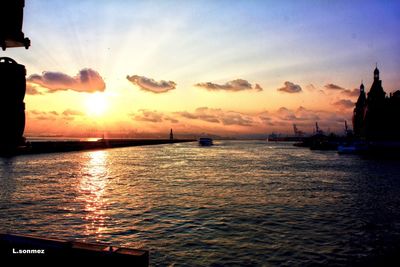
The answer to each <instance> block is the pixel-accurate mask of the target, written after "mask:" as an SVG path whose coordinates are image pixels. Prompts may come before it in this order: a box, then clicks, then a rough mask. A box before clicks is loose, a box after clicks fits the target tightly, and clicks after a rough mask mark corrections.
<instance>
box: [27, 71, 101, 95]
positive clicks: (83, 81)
mask: <svg viewBox="0 0 400 267" xmlns="http://www.w3.org/2000/svg"><path fill="white" fill-rule="evenodd" d="M27 82H28V88H29V90H30V94H35V93H36V92H37V88H36V87H35V86H40V87H42V88H45V89H46V90H47V92H50V93H52V92H56V91H66V90H72V91H76V92H87V93H93V92H97V91H100V92H102V91H104V90H105V88H106V85H105V83H104V80H103V78H102V77H101V76H100V74H99V73H98V72H97V71H95V70H93V69H89V68H86V69H82V70H80V71H79V73H78V74H77V75H76V76H74V77H71V76H69V75H67V74H65V73H62V72H52V71H44V72H43V73H42V75H39V74H33V75H31V76H29V77H28V78H27Z"/></svg>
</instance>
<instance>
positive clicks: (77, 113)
mask: <svg viewBox="0 0 400 267" xmlns="http://www.w3.org/2000/svg"><path fill="white" fill-rule="evenodd" d="M62 114H63V115H64V116H82V115H84V113H83V112H81V111H78V110H73V109H66V110H64V112H63V113H62Z"/></svg>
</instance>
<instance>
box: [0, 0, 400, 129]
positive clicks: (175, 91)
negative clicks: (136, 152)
mask: <svg viewBox="0 0 400 267" xmlns="http://www.w3.org/2000/svg"><path fill="white" fill-rule="evenodd" d="M399 14H400V2H399V1H357V0H356V1H340V0H339V1H322V0H321V1H316V0H309V1H266V0H265V1H261V0H259V1H257V0H246V1H240V0H236V1H223V0H220V1H211V0H210V1H206V0H203V1H202V0H196V1H194V0H189V1H179V0H176V1H168V0H162V1H161V0H160V1H155V0H153V1H144V0H142V1H133V0H129V1H128V0H116V1H106V0H79V1H78V0H73V1H70V0H51V1H50V0H26V1H25V9H24V25H23V32H24V33H25V36H27V37H29V38H30V39H31V42H32V45H31V47H30V48H29V49H28V50H25V49H24V48H10V49H7V50H6V51H1V52H0V56H8V57H12V58H14V59H15V60H16V61H17V62H18V63H20V64H24V65H25V66H26V69H27V76H26V78H27V95H26V97H25V103H26V116H27V124H26V129H25V135H26V136H35V135H53V134H61V135H82V136H101V135H102V134H106V135H107V134H114V135H121V136H140V135H146V134H160V135H163V134H164V135H165V136H168V134H169V129H170V128H173V129H174V132H175V133H177V134H179V133H180V134H189V133H195V134H200V133H210V134H218V135H224V136H233V135H246V134H249V135H250V134H269V133H273V132H274V133H284V134H291V133H292V125H293V124H296V125H297V127H298V128H299V129H300V130H302V131H305V132H312V130H313V126H314V124H315V122H316V121H318V122H319V124H320V126H321V127H322V128H323V129H324V130H325V131H334V132H341V131H343V127H344V120H347V121H348V122H350V121H351V116H352V111H353V107H354V102H355V101H356V100H357V97H358V94H359V91H358V89H357V88H359V86H360V83H361V81H363V83H364V84H365V87H366V90H367V91H368V90H369V88H370V87H371V84H372V80H373V70H374V68H375V64H376V63H377V64H378V68H379V70H380V73H381V79H382V80H383V87H384V90H385V91H386V92H387V93H389V92H394V91H396V90H399V89H400V75H399V73H400V53H398V51H399V48H400V35H399V34H398V33H399V32H398V29H399V28H400V15H399Z"/></svg>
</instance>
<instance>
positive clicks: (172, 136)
mask: <svg viewBox="0 0 400 267" xmlns="http://www.w3.org/2000/svg"><path fill="white" fill-rule="evenodd" d="M169 140H174V133H173V132H172V129H171V131H170V132H169Z"/></svg>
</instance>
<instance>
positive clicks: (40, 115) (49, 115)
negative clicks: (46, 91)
mask: <svg viewBox="0 0 400 267" xmlns="http://www.w3.org/2000/svg"><path fill="white" fill-rule="evenodd" d="M58 115H59V114H58V113H57V112H56V111H39V110H28V111H27V116H28V117H32V118H33V119H35V120H41V121H44V120H51V121H54V120H56V119H57V116H58Z"/></svg>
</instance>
